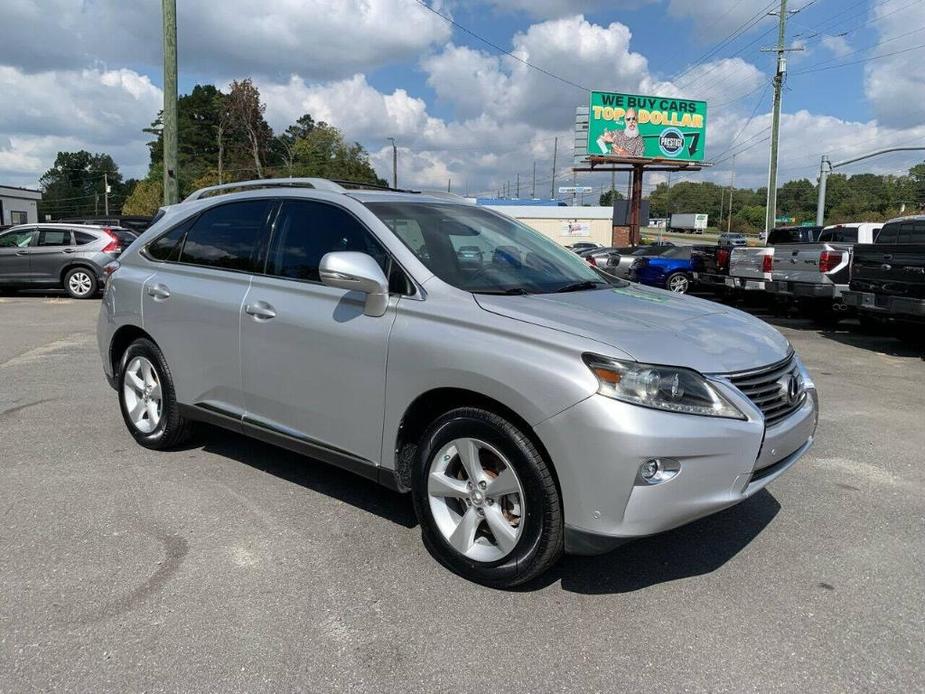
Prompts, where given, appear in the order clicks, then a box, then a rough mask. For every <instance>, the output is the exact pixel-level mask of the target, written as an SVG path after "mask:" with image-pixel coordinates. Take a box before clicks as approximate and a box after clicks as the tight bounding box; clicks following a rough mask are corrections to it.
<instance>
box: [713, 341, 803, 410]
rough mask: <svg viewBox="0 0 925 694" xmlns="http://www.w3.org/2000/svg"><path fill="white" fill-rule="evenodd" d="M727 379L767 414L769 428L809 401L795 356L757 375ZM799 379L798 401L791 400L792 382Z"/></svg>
mask: <svg viewBox="0 0 925 694" xmlns="http://www.w3.org/2000/svg"><path fill="white" fill-rule="evenodd" d="M726 378H728V379H729V381H730V382H731V383H732V384H733V385H734V386H735V387H736V388H738V389H739V390H740V391H742V393H743V394H744V395H745V396H746V397H747V398H748V399H749V400H751V401H752V402H753V403H754V404H755V405H756V406H757V407H758V409H760V410H761V411H762V412H763V413H764V419H765V423H766V424H767V425H768V426H771V425H772V424H775V423H777V422H779V421H780V420H782V419H784V418H786V417H787V416H788V415H790V414H791V413H793V412H794V411H796V410H797V409H798V408H799V407H800V405H802V404H803V401H804V400H805V399H806V391H805V390H803V385H802V380H801V377H800V369H799V367H798V366H797V361H796V357H795V355H793V354H791V355H790V356H789V357H787V358H786V359H784V360H783V361H781V362H778V363H776V364H772V365H771V366H767V367H764V368H762V369H756V370H754V371H741V372H739V373H734V374H727V375H726ZM791 379H797V383H798V384H799V388H798V390H797V393H798V394H797V397H796V398H795V399H791V396H790V392H791V391H790V388H789V385H790V380H791Z"/></svg>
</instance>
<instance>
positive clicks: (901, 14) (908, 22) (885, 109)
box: [859, 2, 925, 127]
mask: <svg viewBox="0 0 925 694" xmlns="http://www.w3.org/2000/svg"><path fill="white" fill-rule="evenodd" d="M873 15H874V18H875V19H877V18H879V21H878V22H877V23H876V25H875V26H876V27H878V29H879V42H878V44H877V46H876V47H875V48H872V49H871V50H870V51H868V52H867V53H865V54H864V55H863V56H859V57H871V56H876V55H883V54H886V53H893V52H896V51H903V50H906V49H911V48H914V47H915V46H918V45H920V44H921V43H922V34H921V33H913V32H912V31H910V29H909V27H913V28H915V27H921V26H922V25H925V3H921V2H919V3H914V4H912V5H903V6H898V7H894V6H893V5H892V4H890V5H887V4H886V3H881V4H878V5H876V6H874V10H873ZM921 60H922V52H921V50H917V51H908V52H905V53H901V54H899V55H894V56H890V57H888V58H880V59H877V60H872V61H870V62H869V63H867V64H866V65H865V67H864V91H865V94H866V95H867V98H868V99H870V101H871V102H872V103H873V106H874V111H875V113H876V114H877V117H878V119H879V120H880V122H882V123H884V124H886V125H890V126H894V127H902V126H909V125H915V124H919V123H923V122H925V100H923V99H922V98H921V96H922V94H925V73H923V72H922V70H921V69H919V65H920V64H921Z"/></svg>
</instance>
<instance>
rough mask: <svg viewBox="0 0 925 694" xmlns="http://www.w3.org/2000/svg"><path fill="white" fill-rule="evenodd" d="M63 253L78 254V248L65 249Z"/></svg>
mask: <svg viewBox="0 0 925 694" xmlns="http://www.w3.org/2000/svg"><path fill="white" fill-rule="evenodd" d="M63 252H64V253H76V252H77V249H76V248H65V249H64V251H63Z"/></svg>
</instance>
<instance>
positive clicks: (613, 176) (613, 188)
mask: <svg viewBox="0 0 925 694" xmlns="http://www.w3.org/2000/svg"><path fill="white" fill-rule="evenodd" d="M616 186H617V172H616V171H615V170H613V169H611V170H610V204H611V206H613V204H614V202H616V201H615V200H614V198H615V197H616V196H615V195H614V192H615V191H616Z"/></svg>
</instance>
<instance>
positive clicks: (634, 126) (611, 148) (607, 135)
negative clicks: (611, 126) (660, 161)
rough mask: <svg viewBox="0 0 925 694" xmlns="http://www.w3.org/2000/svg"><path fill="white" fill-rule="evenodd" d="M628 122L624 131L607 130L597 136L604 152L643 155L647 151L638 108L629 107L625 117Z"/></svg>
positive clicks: (629, 155) (624, 120) (598, 143)
mask: <svg viewBox="0 0 925 694" xmlns="http://www.w3.org/2000/svg"><path fill="white" fill-rule="evenodd" d="M623 122H624V123H625V124H626V125H625V126H624V127H623V131H622V132H620V131H617V130H605V131H604V133H603V134H602V135H601V136H600V137H599V138H597V146H598V147H600V148H601V153H602V154H613V155H616V156H619V157H641V156H643V152H644V151H645V143H644V142H643V141H642V136H641V135H640V134H639V119H638V117H637V115H636V109H634V108H630V109H627V111H626V115H625V116H624V117H623Z"/></svg>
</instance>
